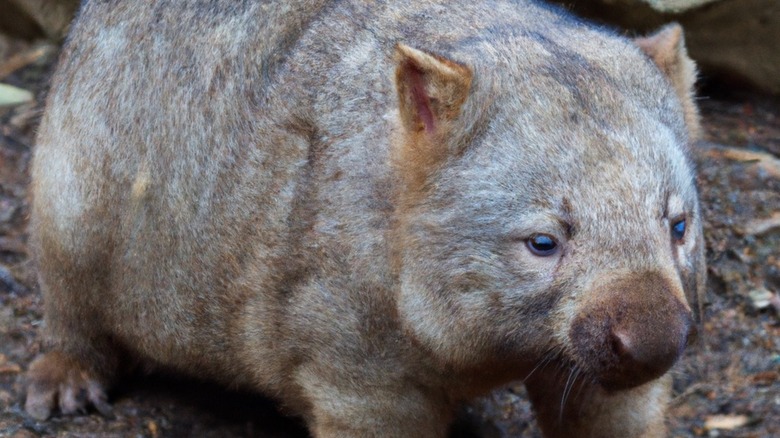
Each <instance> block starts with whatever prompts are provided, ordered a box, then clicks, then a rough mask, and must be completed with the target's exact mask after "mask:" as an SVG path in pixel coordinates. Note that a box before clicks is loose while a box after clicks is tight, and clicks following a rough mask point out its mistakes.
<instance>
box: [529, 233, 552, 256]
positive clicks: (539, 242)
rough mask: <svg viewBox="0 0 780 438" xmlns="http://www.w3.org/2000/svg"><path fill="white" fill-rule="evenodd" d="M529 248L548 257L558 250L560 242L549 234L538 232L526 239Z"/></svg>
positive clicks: (539, 254)
mask: <svg viewBox="0 0 780 438" xmlns="http://www.w3.org/2000/svg"><path fill="white" fill-rule="evenodd" d="M526 244H527V245H528V249H530V250H531V252H532V253H534V254H535V255H538V256H540V257H548V256H551V255H553V254H555V253H556V252H558V242H556V241H555V239H554V238H552V237H551V236H548V235H547V234H536V235H534V236H531V238H530V239H528V240H527V241H526Z"/></svg>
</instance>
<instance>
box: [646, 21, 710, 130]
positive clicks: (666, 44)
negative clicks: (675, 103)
mask: <svg viewBox="0 0 780 438" xmlns="http://www.w3.org/2000/svg"><path fill="white" fill-rule="evenodd" d="M634 42H635V43H636V45H638V46H639V48H641V49H642V50H643V51H644V52H645V53H646V54H647V55H648V56H650V58H651V59H652V60H653V61H654V62H655V63H656V64H657V65H658V68H660V69H661V71H662V72H663V73H664V74H665V75H666V76H667V77H668V78H669V80H670V81H671V83H672V86H673V87H674V90H675V91H676V92H677V95H678V96H679V97H680V101H681V102H682V105H683V110H684V111H685V124H686V125H687V126H688V130H689V131H690V133H691V137H692V138H694V139H695V138H697V137H698V136H699V133H700V130H701V128H700V125H699V111H698V110H697V109H696V105H695V104H694V102H693V96H694V89H693V85H694V83H695V82H696V65H695V64H694V63H693V60H691V58H690V57H688V52H687V51H686V50H685V39H684V38H683V30H682V27H681V26H680V25H679V24H677V23H672V24H669V25H666V26H664V27H662V28H661V29H660V30H658V31H657V32H656V33H654V34H652V35H648V36H646V37H640V38H635V39H634Z"/></svg>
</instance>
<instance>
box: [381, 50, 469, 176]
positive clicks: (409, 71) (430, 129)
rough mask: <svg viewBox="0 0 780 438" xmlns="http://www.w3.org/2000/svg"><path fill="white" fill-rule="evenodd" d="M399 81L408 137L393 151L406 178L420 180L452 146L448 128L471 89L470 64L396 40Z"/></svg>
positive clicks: (400, 100)
mask: <svg viewBox="0 0 780 438" xmlns="http://www.w3.org/2000/svg"><path fill="white" fill-rule="evenodd" d="M395 59H396V63H397V68H396V71H395V86H396V89H397V91H398V102H399V111H400V116H401V124H402V128H403V130H404V133H403V134H404V135H403V137H404V139H403V141H402V142H401V144H400V145H398V147H397V149H396V151H395V159H396V164H397V165H398V166H399V168H400V169H401V171H402V173H403V174H404V177H405V179H406V182H407V187H406V189H413V188H414V186H419V185H420V184H421V183H422V182H423V181H424V180H425V178H426V176H427V175H429V174H430V172H431V169H433V168H435V167H436V165H437V164H439V163H440V162H441V161H442V160H443V159H444V158H445V157H446V156H447V155H448V154H449V153H450V152H451V151H449V149H448V146H449V145H448V144H447V143H448V141H447V140H448V138H447V137H448V134H449V133H450V132H452V128H453V122H454V121H455V120H456V119H457V118H458V116H459V115H460V111H461V107H462V106H463V103H464V102H466V99H467V97H468V95H469V90H470V89H471V79H472V73H471V70H470V69H469V68H468V67H466V66H463V65H461V64H458V63H456V62H454V61H451V60H449V59H445V58H443V57H441V56H437V55H433V54H429V53H425V52H422V51H420V50H417V49H413V48H411V47H409V46H407V45H404V44H398V45H397V46H396V53H395Z"/></svg>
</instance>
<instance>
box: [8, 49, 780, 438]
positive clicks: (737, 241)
mask: <svg viewBox="0 0 780 438" xmlns="http://www.w3.org/2000/svg"><path fill="white" fill-rule="evenodd" d="M56 55H57V48H56V47H55V46H33V45H31V44H30V43H26V42H22V41H15V40H11V39H8V38H5V37H2V36H0V81H1V82H4V83H8V84H12V85H15V86H17V87H21V88H24V89H27V90H29V91H31V92H32V93H33V94H34V96H35V101H33V102H31V103H29V104H24V105H21V106H15V107H13V108H5V109H3V108H0V437H15V438H23V437H37V436H56V437H76V436H79V437H80V436H138V437H155V438H156V437H164V436H171V437H174V436H176V437H178V436H198V437H200V436H203V437H232V436H236V437H242V436H247V437H248V436H263V437H299V436H300V437H305V436H306V432H305V429H304V428H303V427H302V425H301V423H300V422H299V421H297V420H295V419H290V418H286V417H283V416H282V415H280V414H279V413H278V412H277V411H276V408H275V406H274V405H273V403H271V402H269V401H268V400H265V399H263V398H262V397H260V396H257V395H254V394H247V393H236V392H228V391H225V390H223V389H221V388H218V387H215V386H212V385H210V384H208V383H202V382H193V381H189V380H183V379H181V378H178V377H171V376H160V375H158V376H151V377H144V376H139V377H137V378H135V379H134V380H132V381H129V382H126V383H125V384H124V385H123V386H122V387H120V388H117V389H116V390H114V391H113V392H112V393H111V398H112V402H113V405H114V414H113V417H112V418H104V417H102V416H100V415H98V414H96V413H90V414H89V415H86V416H79V417H66V418H54V419H52V420H49V421H43V422H40V421H34V420H32V419H30V418H29V417H27V416H26V415H25V414H24V412H23V405H24V371H25V369H26V368H27V366H28V365H29V363H30V361H31V360H32V359H33V358H34V357H35V356H36V355H37V354H38V352H39V349H40V342H39V339H38V337H37V335H38V329H39V327H40V326H41V323H42V306H41V304H42V303H41V297H40V295H39V291H38V288H37V286H36V280H35V267H34V266H33V264H32V262H31V261H30V254H29V252H28V249H27V234H26V229H25V228H26V221H27V217H28V211H29V210H28V198H27V195H28V193H27V183H28V180H29V176H28V170H29V162H30V158H31V152H32V149H33V147H34V136H35V135H34V134H35V129H36V125H37V123H38V121H39V118H40V113H41V109H42V102H43V100H44V98H45V93H46V85H47V78H48V75H49V74H50V72H51V68H52V65H53V63H54V60H55V58H56ZM724 89H731V87H730V86H729V85H724V84H722V83H717V82H714V81H709V83H708V84H707V86H706V87H704V88H703V89H702V90H701V92H700V94H701V95H702V96H705V97H704V98H702V99H701V100H700V106H701V109H702V115H703V123H704V128H705V129H704V130H705V141H703V142H701V143H700V144H698V145H696V147H695V148H694V150H693V156H694V158H695V161H696V162H697V165H698V181H699V186H700V190H701V197H702V203H703V207H704V217H705V235H706V239H707V260H708V265H709V276H710V281H709V285H708V296H707V302H706V305H705V312H704V315H705V316H704V320H703V323H702V325H701V327H700V330H699V332H700V336H699V339H698V342H697V343H696V344H695V345H692V346H691V347H689V349H688V350H687V352H686V355H685V357H684V358H683V359H682V361H681V363H680V364H679V365H678V366H677V367H676V368H675V371H674V376H675V394H676V396H675V399H674V402H673V404H672V408H671V411H670V413H669V426H670V431H671V435H672V436H679V437H693V436H721V437H767V438H769V437H777V436H780V298H779V297H778V293H779V292H780V252H779V251H778V247H779V246H778V243H780V158H779V157H780V99H778V98H770V97H767V96H762V95H760V94H758V93H755V92H750V91H739V92H736V91H729V92H724V91H723V90H724ZM461 428H463V429H468V433H465V431H462V430H460V429H461ZM454 429H455V430H454V432H456V433H454V435H458V436H473V435H479V436H484V437H503V436H519V437H538V436H540V433H539V431H538V428H537V427H536V425H535V424H534V421H533V418H532V414H531V411H530V406H529V404H528V402H527V401H526V399H525V396H524V392H523V389H522V387H521V386H519V385H516V386H510V387H508V388H506V389H502V390H498V391H495V392H494V393H493V394H491V395H489V396H487V397H485V398H483V399H481V400H478V401H476V402H475V403H474V404H473V405H472V406H470V407H468V408H466V409H465V410H464V415H463V419H462V420H461V421H459V422H458V423H457V425H456V426H455V427H454ZM458 432H461V433H458Z"/></svg>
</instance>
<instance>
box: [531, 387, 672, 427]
mask: <svg viewBox="0 0 780 438" xmlns="http://www.w3.org/2000/svg"><path fill="white" fill-rule="evenodd" d="M534 377H537V376H534ZM567 377H568V376H567V375H566V374H563V375H561V374H558V375H556V376H538V378H532V380H533V381H529V382H527V383H526V388H528V392H529V393H530V396H531V400H532V402H533V405H534V409H535V410H536V415H537V419H538V421H539V424H540V426H541V428H542V430H543V431H544V434H545V436H546V437H583V438H585V437H601V438H619V437H641V438H651V437H653V438H655V437H659V438H660V437H664V436H665V435H666V426H665V424H664V414H665V412H666V407H667V404H668V403H669V398H670V393H671V376H670V375H669V374H666V375H665V376H662V377H661V378H659V379H657V380H653V381H651V382H649V383H646V384H644V385H641V386H638V387H636V388H632V389H628V390H622V391H614V392H608V391H606V390H604V389H603V388H602V387H600V386H598V385H596V384H592V383H583V382H577V381H576V379H569V378H567ZM572 377H573V376H572Z"/></svg>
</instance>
